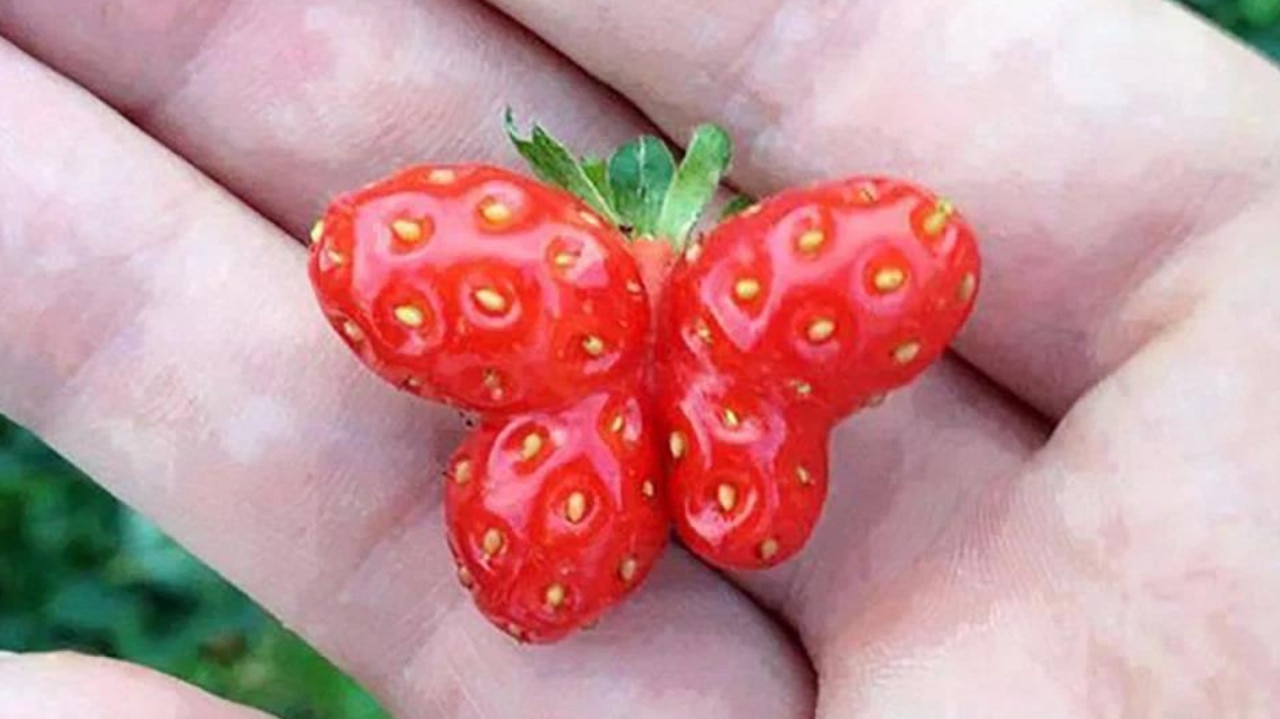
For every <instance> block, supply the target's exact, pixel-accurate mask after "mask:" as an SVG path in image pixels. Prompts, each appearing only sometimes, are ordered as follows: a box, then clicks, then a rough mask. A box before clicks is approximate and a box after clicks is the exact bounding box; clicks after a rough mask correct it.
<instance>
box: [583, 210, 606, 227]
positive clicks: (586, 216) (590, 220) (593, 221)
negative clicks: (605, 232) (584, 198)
mask: <svg viewBox="0 0 1280 719" xmlns="http://www.w3.org/2000/svg"><path fill="white" fill-rule="evenodd" d="M578 217H581V218H582V221H583V222H585V223H587V224H588V225H591V226H592V227H599V226H600V225H601V222H600V218H599V217H596V216H595V215H594V214H592V213H590V212H587V211H586V210H583V211H581V212H579V213H578Z"/></svg>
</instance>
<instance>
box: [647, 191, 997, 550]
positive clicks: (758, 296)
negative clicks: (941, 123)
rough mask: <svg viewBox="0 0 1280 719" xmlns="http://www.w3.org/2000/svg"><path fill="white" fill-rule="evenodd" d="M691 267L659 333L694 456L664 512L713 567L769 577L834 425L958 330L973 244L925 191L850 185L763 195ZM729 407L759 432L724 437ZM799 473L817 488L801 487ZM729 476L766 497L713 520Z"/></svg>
mask: <svg viewBox="0 0 1280 719" xmlns="http://www.w3.org/2000/svg"><path fill="white" fill-rule="evenodd" d="M691 256H692V257H696V259H694V260H693V261H684V262H681V263H679V264H678V265H677V266H676V268H675V271H674V274H673V276H672V278H671V280H670V282H669V286H668V287H669V289H668V296H667V302H666V304H665V307H664V315H663V317H664V320H663V321H662V322H661V323H660V332H661V335H662V336H661V338H660V340H659V346H660V347H662V348H663V350H664V351H665V352H666V354H664V355H662V357H661V359H662V361H663V363H664V366H663V367H662V368H661V369H660V371H659V374H660V376H661V377H662V381H663V389H662V401H661V406H663V407H664V409H665V412H664V416H665V418H666V419H665V421H666V423H667V426H666V429H667V430H668V432H669V433H673V434H678V435H679V436H681V437H683V438H684V441H685V442H686V443H687V445H688V447H689V450H688V452H687V453H686V454H685V455H684V456H681V457H678V458H676V457H673V461H672V465H671V468H670V475H669V481H670V485H669V486H670V497H671V508H672V512H673V514H674V517H675V521H676V527H677V529H678V530H679V532H680V535H681V537H682V538H683V539H684V541H685V542H686V543H687V544H689V545H690V546H691V547H692V548H693V549H694V550H695V551H696V552H697V553H698V554H699V555H700V556H702V557H703V558H704V559H706V560H707V561H710V562H712V563H714V564H717V565H720V566H722V567H732V568H758V567H763V566H770V565H773V564H776V563H778V562H780V561H782V560H783V559H785V558H786V557H788V556H790V555H792V554H794V553H795V552H796V551H797V550H798V549H799V548H800V546H801V545H802V544H803V542H804V540H805V539H806V538H807V537H808V535H809V533H810V531H811V530H812V526H813V523H814V522H815V521H816V519H817V517H818V514H819V512H818V510H817V508H820V506H821V501H822V490H824V489H825V482H826V477H825V471H819V468H822V467H825V466H826V459H825V454H826V447H825V443H826V437H827V435H828V434H829V431H830V428H831V427H832V426H833V425H834V423H835V422H837V421H839V420H840V419H841V418H843V417H844V416H846V415H848V414H849V413H851V412H852V411H854V410H856V409H857V408H859V407H861V406H864V405H865V404H867V403H869V402H874V401H875V399H876V398H877V397H878V396H880V395H882V394H883V393H885V392H888V391H890V390H892V389H895V388H897V387H900V386H902V385H904V384H906V383H907V382H909V381H911V380H912V379H913V378H915V377H916V376H917V375H918V374H919V373H920V372H922V371H923V370H924V368H925V367H927V366H928V365H929V364H930V363H931V362H932V361H933V360H935V359H936V358H937V357H939V356H940V355H941V354H942V352H943V351H944V349H945V348H946V346H947V345H948V344H949V343H950V341H951V340H952V338H953V337H954V336H955V334H956V332H957V331H958V330H959V328H960V327H961V325H962V324H963V323H964V321H965V320H966V319H967V317H968V315H969V313H970V311H971V309H972V306H973V299H974V296H975V294H976V291H977V283H978V263H979V260H978V252H977V246H976V243H975V240H974V235H973V232H972V231H971V230H970V228H969V227H968V225H967V224H966V223H965V222H964V221H963V219H962V218H960V217H959V216H958V215H956V214H955V213H954V211H953V210H952V208H951V207H950V205H948V204H947V203H945V202H942V201H940V200H939V199H938V198H936V197H935V196H933V195H931V194H929V193H928V192H926V191H924V190H922V189H920V188H917V187H915V186H912V185H909V184H906V183H902V182H897V181H892V180H886V179H880V178H854V179H850V180H844V181H841V182H836V183H830V184H826V185H821V186H816V187H812V188H806V189H800V190H793V191H789V192H785V193H783V194H780V195H778V196H776V197H774V198H772V199H770V200H767V201H765V202H764V203H762V204H761V205H760V206H758V208H756V209H755V210H753V211H749V212H748V213H745V214H744V215H741V216H739V217H737V218H734V219H732V220H730V221H728V222H726V223H724V224H723V225H721V226H720V227H718V228H717V229H716V230H715V231H713V232H712V233H711V234H710V235H709V236H708V237H707V238H706V240H705V242H704V243H703V245H702V248H701V252H700V253H693V255H689V254H686V259H687V258H688V257H691ZM701 387H715V388H717V389H715V390H714V391H710V392H706V391H702V390H700V389H699V388H701ZM725 392H730V393H731V396H729V395H724V393H725ZM735 405H741V406H735ZM726 411H729V412H731V413H732V415H731V416H732V417H733V418H734V419H735V420H736V422H737V423H738V424H739V425H741V426H747V425H749V424H752V423H754V424H755V425H757V426H760V427H764V428H767V431H762V432H760V433H759V435H758V436H751V437H750V438H749V439H744V438H743V435H742V433H741V432H738V433H726V432H724V431H723V427H717V423H719V424H720V425H723V424H724V423H723V416H724V413H725V412H726ZM717 418H720V419H717ZM817 442H820V443H821V446H820V450H821V451H820V452H818V454H820V455H821V458H820V459H819V458H817V457H815V456H814V453H815V443H817ZM810 465H812V466H810ZM796 466H801V467H803V468H804V469H805V471H806V472H807V473H808V476H809V478H810V479H813V480H816V481H815V482H814V483H813V484H808V485H802V486H803V487H805V488H806V489H809V490H815V491H812V492H808V493H806V492H799V491H798V489H797V481H796V480H797V477H796V474H795V470H794V467H796ZM726 472H728V473H729V474H731V475H734V476H738V477H741V478H742V479H741V480H740V481H741V482H742V483H743V486H744V487H748V488H749V491H748V492H746V493H745V494H744V493H743V492H739V498H742V497H747V498H753V497H757V496H759V497H764V498H766V499H765V500H761V501H756V502H754V503H752V502H740V503H739V504H740V506H738V507H737V508H736V509H735V510H733V511H732V512H722V513H721V514H722V515H724V516H723V517H721V518H720V519H717V518H716V516H715V513H714V511H712V512H711V513H710V514H709V513H708V511H709V510H708V507H709V506H710V505H708V504H707V501H706V500H707V496H708V495H707V492H708V491H709V490H708V488H715V487H718V486H719V485H720V484H722V483H723V482H722V481H721V476H722V475H724V474H725V473H726ZM725 481H731V480H725ZM770 497H775V498H776V499H774V500H772V501H769V500H768V498H770ZM797 498H798V499H797ZM815 507H816V508H815ZM711 509H712V510H714V507H712V508H711ZM730 515H731V516H730Z"/></svg>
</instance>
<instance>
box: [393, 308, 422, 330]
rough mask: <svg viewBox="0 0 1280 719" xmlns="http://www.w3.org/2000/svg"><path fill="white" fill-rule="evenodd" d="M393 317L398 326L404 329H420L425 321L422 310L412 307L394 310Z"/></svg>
mask: <svg viewBox="0 0 1280 719" xmlns="http://www.w3.org/2000/svg"><path fill="white" fill-rule="evenodd" d="M395 315H396V319H397V320H399V322H400V324H402V325H405V326H406V327H421V326H422V323H423V322H426V320H427V316H426V315H425V314H423V312H422V310H421V309H419V308H418V307H415V306H413V305H400V306H399V307H397V308H396V309H395Z"/></svg>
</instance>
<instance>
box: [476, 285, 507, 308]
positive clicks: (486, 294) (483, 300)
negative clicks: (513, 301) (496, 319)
mask: <svg viewBox="0 0 1280 719" xmlns="http://www.w3.org/2000/svg"><path fill="white" fill-rule="evenodd" d="M473 296H474V297H475V299H476V304H478V305H480V306H481V307H483V308H484V309H486V310H488V311H490V312H506V311H507V298H506V297H503V296H502V293H500V292H498V291H497V290H494V289H490V288H488V287H482V288H480V289H478V290H476V291H475V294H474V295H473Z"/></svg>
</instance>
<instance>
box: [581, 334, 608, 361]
mask: <svg viewBox="0 0 1280 719" xmlns="http://www.w3.org/2000/svg"><path fill="white" fill-rule="evenodd" d="M582 351H583V352H586V353H587V354H588V355H590V356H592V357H599V356H600V355H602V354H604V340H602V339H600V338H599V337H596V336H595V335H587V336H586V337H584V338H582Z"/></svg>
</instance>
